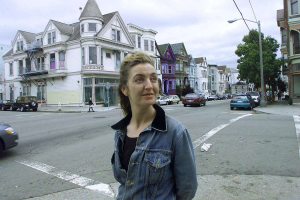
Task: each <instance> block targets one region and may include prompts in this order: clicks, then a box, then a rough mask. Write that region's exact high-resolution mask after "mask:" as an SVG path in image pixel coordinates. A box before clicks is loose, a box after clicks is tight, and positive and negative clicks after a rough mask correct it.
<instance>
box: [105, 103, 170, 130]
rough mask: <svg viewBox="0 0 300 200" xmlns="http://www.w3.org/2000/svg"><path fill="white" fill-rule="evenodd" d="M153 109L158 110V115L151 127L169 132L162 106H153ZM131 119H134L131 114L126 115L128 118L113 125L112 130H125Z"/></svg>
mask: <svg viewBox="0 0 300 200" xmlns="http://www.w3.org/2000/svg"><path fill="white" fill-rule="evenodd" d="M153 108H154V109H155V110H156V115H155V118H154V120H153V122H152V124H151V127H152V128H154V129H156V130H159V131H162V132H165V131H167V123H166V114H165V111H164V110H163V109H162V108H161V107H160V106H158V105H156V104H153ZM131 117H132V114H131V113H130V114H128V115H126V117H124V118H123V119H122V120H120V121H119V122H118V123H116V124H114V125H112V126H111V127H112V129H114V130H124V129H125V128H126V127H127V126H128V124H129V122H130V120H131Z"/></svg>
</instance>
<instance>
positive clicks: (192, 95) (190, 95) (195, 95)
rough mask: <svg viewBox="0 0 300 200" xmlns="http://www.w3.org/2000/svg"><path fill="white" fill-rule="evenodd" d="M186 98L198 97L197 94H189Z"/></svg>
mask: <svg viewBox="0 0 300 200" xmlns="http://www.w3.org/2000/svg"><path fill="white" fill-rule="evenodd" d="M185 97H198V96H197V94H187V95H185Z"/></svg>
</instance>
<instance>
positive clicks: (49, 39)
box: [48, 33, 51, 44]
mask: <svg viewBox="0 0 300 200" xmlns="http://www.w3.org/2000/svg"><path fill="white" fill-rule="evenodd" d="M48 44H51V33H48Z"/></svg>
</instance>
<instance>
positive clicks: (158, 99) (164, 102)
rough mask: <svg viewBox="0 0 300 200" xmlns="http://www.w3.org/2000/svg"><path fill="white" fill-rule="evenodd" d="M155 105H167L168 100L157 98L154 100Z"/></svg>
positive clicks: (163, 97)
mask: <svg viewBox="0 0 300 200" xmlns="http://www.w3.org/2000/svg"><path fill="white" fill-rule="evenodd" d="M156 103H157V104H159V105H168V103H169V99H168V98H167V97H165V96H159V97H157V99H156Z"/></svg>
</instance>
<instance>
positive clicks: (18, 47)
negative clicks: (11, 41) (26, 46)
mask: <svg viewBox="0 0 300 200" xmlns="http://www.w3.org/2000/svg"><path fill="white" fill-rule="evenodd" d="M17 51H20V43H19V42H17Z"/></svg>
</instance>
